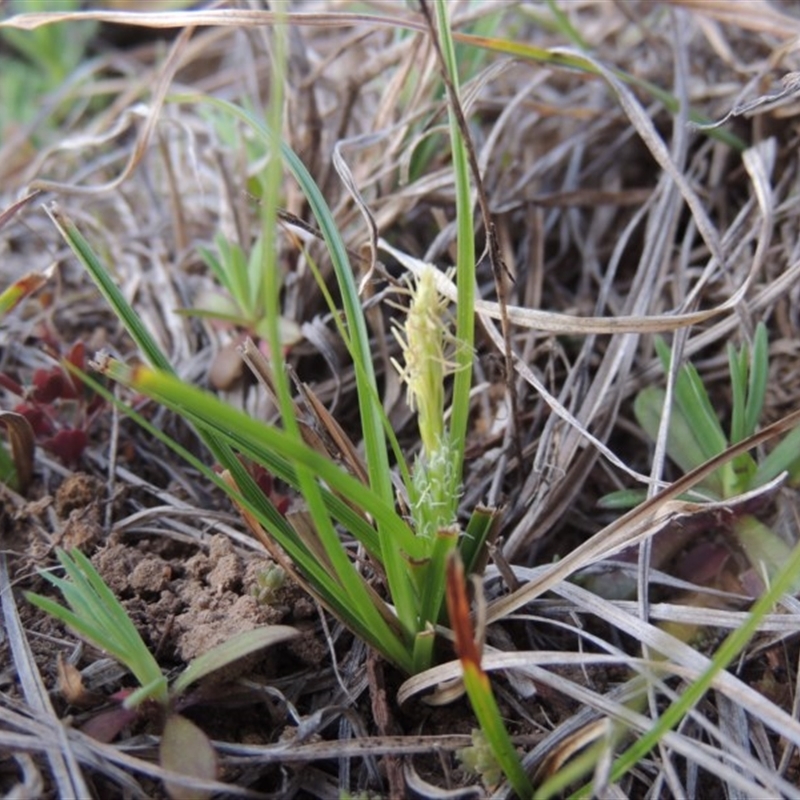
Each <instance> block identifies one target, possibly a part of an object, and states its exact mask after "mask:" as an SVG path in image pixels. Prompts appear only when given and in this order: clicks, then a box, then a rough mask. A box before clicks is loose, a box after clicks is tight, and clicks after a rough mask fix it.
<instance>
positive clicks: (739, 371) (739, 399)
mask: <svg viewBox="0 0 800 800" xmlns="http://www.w3.org/2000/svg"><path fill="white" fill-rule="evenodd" d="M748 360H749V359H748V353H747V346H746V345H744V346H743V347H742V349H741V351H739V352H738V353H737V352H736V348H735V347H734V346H733V345H732V344H730V343H729V344H728V371H729V372H730V376H731V395H732V403H733V405H732V408H731V444H736V443H737V442H741V441H742V439H744V438H745V437H746V436H749V435H750V433H752V431H750V433H748V432H747V431H746V427H747V423H746V421H745V420H746V418H747V411H746V408H747V400H748V397H747V362H748Z"/></svg>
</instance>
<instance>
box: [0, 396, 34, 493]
mask: <svg viewBox="0 0 800 800" xmlns="http://www.w3.org/2000/svg"><path fill="white" fill-rule="evenodd" d="M0 426H2V427H4V428H5V429H6V433H7V434H8V441H9V443H10V444H11V458H12V459H13V461H14V467H15V468H16V471H17V484H18V488H19V491H20V492H21V493H22V494H25V490H26V489H27V488H28V486H29V485H30V482H31V480H32V478H33V451H34V449H35V447H36V444H35V442H34V437H33V428H32V427H31V424H30V422H28V420H27V419H25V417H24V416H23V415H22V414H17V413H16V412H15V411H0Z"/></svg>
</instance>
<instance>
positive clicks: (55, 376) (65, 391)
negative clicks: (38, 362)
mask: <svg viewBox="0 0 800 800" xmlns="http://www.w3.org/2000/svg"><path fill="white" fill-rule="evenodd" d="M33 387H34V388H33V392H31V397H33V399H34V400H35V401H36V402H37V403H52V402H53V401H54V400H72V399H74V398H75V397H76V396H77V395H76V393H75V386H74V385H73V383H72V381H71V380H70V379H69V378H68V377H67V376H66V375H65V374H64V373H63V372H62V370H61V369H60V368H59V367H52V368H51V369H37V370H36V372H34V373H33Z"/></svg>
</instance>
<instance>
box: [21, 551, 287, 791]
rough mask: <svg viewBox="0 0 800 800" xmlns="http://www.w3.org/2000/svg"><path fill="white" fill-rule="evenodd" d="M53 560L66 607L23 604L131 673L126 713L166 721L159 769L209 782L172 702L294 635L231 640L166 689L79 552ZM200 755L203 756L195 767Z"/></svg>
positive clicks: (206, 766)
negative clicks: (158, 711) (148, 708)
mask: <svg viewBox="0 0 800 800" xmlns="http://www.w3.org/2000/svg"><path fill="white" fill-rule="evenodd" d="M57 556H58V560H59V562H60V563H61V565H62V567H63V568H64V570H65V572H66V574H67V577H66V578H59V577H57V576H55V575H53V574H51V573H49V572H41V575H42V577H43V578H45V579H46V580H47V581H49V582H50V583H52V584H53V585H54V586H55V587H56V588H57V589H58V590H59V591H60V592H61V594H62V596H63V597H64V600H65V601H66V604H67V605H66V606H63V605H60V604H59V603H57V602H56V601H55V600H52V599H50V598H49V597H45V596H43V595H40V594H34V593H32V592H26V593H25V597H26V599H27V600H28V601H29V602H30V603H32V604H33V605H35V606H36V607H37V608H40V609H42V611H45V612H46V613H47V614H49V615H50V616H52V617H54V618H55V619H58V620H60V621H61V622H63V623H64V624H65V625H67V626H69V627H70V628H71V629H72V630H73V631H74V632H75V633H76V634H77V635H78V636H80V637H81V638H82V639H84V640H85V641H87V642H89V643H90V644H91V645H92V646H94V647H96V648H97V649H98V650H101V651H103V652H105V653H108V654H109V655H110V656H111V657H112V658H114V659H115V660H116V661H119V663H120V664H122V665H123V666H125V667H126V668H127V669H128V670H130V672H131V673H132V674H133V676H134V677H135V678H136V680H137V682H138V684H139V688H138V689H137V690H136V691H134V692H132V693H131V694H129V695H128V697H127V698H126V700H125V703H124V706H125V708H128V709H135V708H138V707H139V706H141V705H142V704H143V703H146V702H151V703H156V704H157V705H159V706H160V707H161V708H162V710H163V713H164V716H165V722H164V730H163V732H162V737H161V762H162V765H163V766H165V767H167V768H169V769H172V770H174V771H176V772H179V773H182V774H184V775H188V776H191V777H195V778H209V779H213V778H214V777H215V776H216V768H215V766H214V765H215V756H214V751H213V748H212V747H211V743H210V742H209V741H208V738H207V737H206V735H205V734H204V733H203V732H202V731H201V730H200V729H199V728H198V727H197V726H196V725H194V723H192V722H190V721H189V720H188V719H186V718H185V717H182V716H181V715H179V714H177V713H176V712H175V711H174V710H173V707H174V704H175V701H176V699H177V698H178V697H179V696H181V695H182V694H184V693H185V692H186V690H187V689H188V688H189V686H191V685H192V684H193V683H195V682H196V681H198V680H200V679H201V678H204V677H206V676H207V675H209V674H211V673H212V672H215V671H216V670H219V669H221V668H222V667H225V666H227V665H228V664H231V663H233V662H234V661H237V660H238V659H240V658H242V657H243V656H246V655H249V654H250V653H254V652H256V651H258V650H261V649H263V648H264V647H268V646H270V645H272V644H276V643H278V642H281V641H284V640H286V639H289V638H291V637H293V636H296V635H297V633H298V632H297V630H295V629H294V628H290V627H288V626H285V625H274V626H270V627H264V628H257V629H255V630H252V631H245V632H244V633H241V634H239V635H237V636H233V637H232V638H231V639H229V640H228V641H226V642H223V643H222V644H221V645H218V646H217V647H214V648H212V649H211V650H209V651H208V652H207V653H204V654H203V655H202V656H199V657H198V658H196V659H195V660H194V661H192V663H191V664H189V665H188V666H187V667H186V669H185V670H184V671H183V672H182V673H181V674H180V675H179V676H178V677H177V678H176V679H175V680H174V681H173V682H172V684H171V685H169V684H168V682H167V679H166V677H165V676H164V674H163V673H162V672H161V668H160V667H159V665H158V662H157V661H156V660H155V658H154V657H153V655H152V653H151V652H150V651H149V650H148V649H147V645H146V644H145V643H144V641H143V640H142V637H141V636H140V635H139V632H138V631H137V630H136V626H135V625H134V624H133V622H132V621H131V619H130V617H129V616H128V614H127V613H126V611H125V609H124V608H123V607H122V605H121V604H120V602H119V601H118V600H117V598H116V597H115V596H114V594H113V592H112V591H111V590H110V589H109V588H108V586H107V585H106V584H105V582H104V581H103V579H102V578H101V577H100V574H99V573H98V572H97V570H96V569H95V568H94V566H93V565H92V562H91V561H89V559H88V558H87V557H86V556H85V555H84V554H83V553H81V552H80V551H79V550H74V551H73V552H72V553H71V554H70V553H66V552H64V551H63V550H58V551H57ZM198 752H199V753H202V754H203V757H202V758H200V760H199V761H198V760H197V758H196V756H197V753H198ZM166 786H167V790H168V792H169V793H170V795H171V796H172V797H173V798H176V799H177V800H180V798H182V797H187V796H192V797H199V796H203V797H205V796H207V795H206V794H202V795H200V794H198V793H197V791H198V790H194V794H191V795H186V794H185V792H186V789H185V787H183V786H181V785H179V784H177V783H170V782H167V784H166Z"/></svg>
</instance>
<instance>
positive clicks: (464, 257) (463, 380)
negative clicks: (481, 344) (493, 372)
mask: <svg viewBox="0 0 800 800" xmlns="http://www.w3.org/2000/svg"><path fill="white" fill-rule="evenodd" d="M436 20H437V23H438V34H439V37H440V41H441V47H442V53H443V55H444V60H445V66H446V68H447V72H448V75H449V76H450V80H451V81H452V83H453V87H454V89H455V90H456V92H458V85H459V84H458V65H457V64H456V56H455V48H454V46H453V37H452V35H451V31H450V23H449V20H448V16H447V6H446V4H445V3H444V2H443V0H437V2H436ZM448 117H449V125H450V144H451V149H452V154H453V175H454V179H455V190H456V219H457V230H458V242H457V253H456V281H457V286H458V302H457V308H456V339H457V340H458V343H459V346H458V348H457V350H456V354H455V361H456V372H455V377H454V383H453V400H452V404H451V409H450V441H451V442H452V445H453V449H454V454H455V455H454V462H455V463H454V469H453V479H454V486H453V492H452V495H453V500H454V509H453V510H454V511H455V505H456V504H457V499H458V497H459V494H460V492H459V489H460V482H461V477H462V472H463V466H464V449H465V447H466V437H467V427H468V424H469V405H470V389H471V388H472V360H473V357H474V342H475V231H474V228H473V221H472V198H471V197H470V180H469V167H468V159H467V149H466V146H465V144H464V141H463V138H462V136H461V131H460V129H459V126H458V121H457V119H456V116H455V113H454V112H453V110H452V108H449V109H448Z"/></svg>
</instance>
